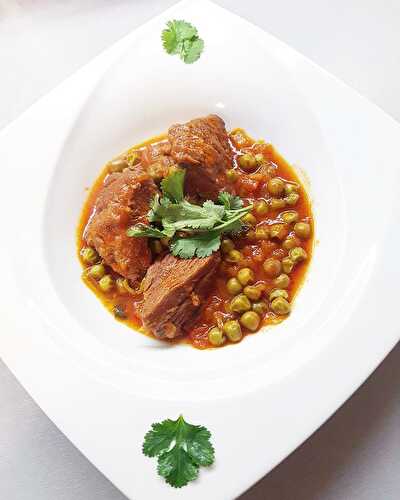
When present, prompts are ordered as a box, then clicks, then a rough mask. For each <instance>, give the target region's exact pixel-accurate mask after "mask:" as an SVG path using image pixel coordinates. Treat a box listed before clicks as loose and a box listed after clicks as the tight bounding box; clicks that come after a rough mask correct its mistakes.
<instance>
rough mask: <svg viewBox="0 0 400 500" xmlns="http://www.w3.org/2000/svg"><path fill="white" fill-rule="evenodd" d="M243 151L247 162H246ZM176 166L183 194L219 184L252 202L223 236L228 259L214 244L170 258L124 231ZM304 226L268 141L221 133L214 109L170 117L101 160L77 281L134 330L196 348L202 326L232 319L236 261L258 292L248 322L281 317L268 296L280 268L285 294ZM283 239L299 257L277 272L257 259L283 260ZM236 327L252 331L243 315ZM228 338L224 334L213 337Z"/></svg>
mask: <svg viewBox="0 0 400 500" xmlns="http://www.w3.org/2000/svg"><path fill="white" fill-rule="evenodd" d="M246 155H247V156H249V157H250V159H251V158H253V160H252V161H253V163H254V161H256V163H255V164H254V165H253V164H250V165H248V164H247V163H248V162H246V161H245V160H246V158H247V157H246ZM250 163H251V162H250ZM177 167H184V168H185V169H186V177H185V194H187V195H188V196H189V197H190V199H192V200H198V201H199V202H200V201H204V200H206V199H216V197H217V196H218V193H219V192H220V191H224V190H225V191H229V192H231V193H233V194H237V195H239V196H240V197H241V198H242V199H243V200H244V202H245V204H250V203H253V204H254V207H255V208H254V210H253V212H252V217H250V218H248V221H249V227H248V231H247V232H246V233H245V234H242V235H241V236H240V237H237V238H234V239H233V244H234V246H235V252H236V258H235V259H233V258H231V256H230V254H229V248H224V246H222V249H221V251H219V252H214V253H213V254H212V255H211V256H210V257H208V258H203V259H199V258H193V259H187V260H185V259H179V258H176V257H174V256H172V255H171V254H170V253H169V252H168V248H167V246H163V245H162V244H161V243H160V242H159V241H158V240H157V241H156V240H148V239H147V238H129V237H128V236H127V235H126V229H127V228H128V227H129V226H131V225H133V224H135V223H137V222H147V213H148V210H149V204H150V201H151V199H152V197H153V196H154V195H155V193H157V192H158V184H159V182H160V180H161V179H162V178H163V177H165V176H167V175H168V174H169V173H171V172H173V171H174V170H175V169H176V168H177ZM271 179H275V180H276V179H278V180H280V181H283V183H284V185H285V191H283V192H282V193H280V192H278V191H277V192H274V190H273V189H272V194H271V184H269V181H270V180H271ZM278 182H279V181H278ZM292 188H293V189H292ZM275 191H276V190H275ZM291 193H295V194H294V195H293V194H291ZM257 207H261V208H262V207H264V208H265V207H267V208H266V209H264V210H261V209H260V210H259V209H258V208H257ZM290 212H295V213H296V217H294V216H293V214H292V219H295V220H290V217H289V215H290ZM285 214H286V215H285ZM289 221H290V222H289ZM299 221H300V225H301V224H303V225H304V224H305V225H308V227H309V228H311V235H309V237H307V238H299V237H298V236H297V233H296V232H295V230H294V229H295V223H296V222H299ZM312 225H313V220H312V213H311V206H310V203H309V200H308V197H307V194H306V192H305V190H304V188H303V186H302V185H301V183H300V181H299V179H298V177H297V176H296V174H295V172H294V171H293V169H292V168H291V167H290V165H289V164H288V163H287V162H286V161H285V160H284V159H283V158H282V157H281V156H280V155H279V154H278V153H277V152H276V151H275V149H274V148H273V147H272V145H271V144H266V143H265V142H264V141H254V140H253V139H251V138H250V137H249V136H248V135H247V134H246V133H245V132H244V131H243V130H242V129H236V130H233V131H232V132H231V133H230V134H229V135H228V134H227V132H226V130H225V124H224V122H223V121H222V120H221V118H219V117H218V116H216V115H210V116H208V117H205V118H197V119H194V120H191V121H190V122H188V123H185V124H176V125H172V126H171V127H170V128H169V130H168V134H167V135H165V136H159V137H156V138H153V139H151V140H149V141H147V142H145V143H143V144H141V145H138V146H135V147H133V148H131V149H129V150H128V151H127V152H125V153H123V154H122V155H120V156H118V157H117V158H115V159H114V160H112V161H111V162H109V163H108V164H107V165H106V166H105V167H104V169H103V171H102V173H101V174H100V176H99V178H98V179H97V181H96V182H95V184H94V185H93V187H92V189H91V190H90V193H89V196H88V199H87V201H86V203H85V206H84V208H83V211H82V215H81V220H80V224H79V227H78V247H79V252H80V258H81V261H82V264H83V265H84V267H85V270H84V272H83V280H84V282H85V283H86V284H87V285H88V286H89V287H90V288H91V289H92V290H93V291H94V292H95V293H96V294H97V295H98V297H99V298H100V299H101V300H102V302H103V303H104V305H105V306H106V307H107V308H108V309H109V310H110V311H112V312H113V313H114V314H115V316H116V318H117V319H120V320H122V321H124V322H125V323H126V324H128V325H129V326H131V327H133V328H134V329H136V330H141V331H142V332H143V333H146V334H149V335H154V336H155V337H157V338H161V339H168V340H172V339H178V340H182V341H186V342H189V343H191V344H192V345H193V346H195V347H198V348H207V347H213V345H212V343H210V331H211V329H213V328H216V329H220V330H222V331H223V329H224V324H226V323H227V322H229V321H232V320H235V321H236V320H237V319H238V317H237V314H236V313H235V312H234V311H233V310H232V299H233V298H235V297H234V295H232V289H231V288H232V287H231V286H230V284H232V278H233V279H234V280H236V277H237V276H238V273H239V271H240V270H241V269H242V270H243V269H247V270H251V272H252V273H253V279H252V280H251V283H249V284H248V285H250V288H257V290H258V291H254V290H253V293H255V295H256V296H258V294H259V292H260V295H261V297H258V298H254V300H252V301H251V304H252V306H251V307H252V309H251V311H253V310H254V311H257V314H259V316H261V319H262V321H261V322H260V324H259V325H258V326H257V328H256V330H259V329H260V327H261V326H263V325H267V324H273V323H277V322H280V321H282V320H283V319H285V317H287V316H286V314H278V313H277V312H276V311H274V310H272V308H271V301H270V300H269V297H270V296H271V292H274V290H276V289H277V288H278V287H277V281H276V280H277V279H278V275H281V274H285V275H286V276H287V277H288V278H289V280H286V281H287V282H286V283H285V284H284V286H283V288H284V292H286V294H287V296H288V299H287V300H288V301H289V300H290V302H291V301H292V300H293V298H294V296H295V294H296V292H297V290H298V288H299V286H300V284H301V282H302V280H303V277H304V274H305V271H306V268H307V266H308V263H309V261H310V257H311V253H312V245H313V239H312ZM299 227H300V226H299ZM297 229H299V228H297ZM289 240H290V241H289ZM230 241H231V243H232V240H230ZM288 241H289V243H288ZM293 242H295V245H296V247H297V248H300V249H303V250H304V253H305V255H306V256H307V258H306V259H305V260H299V262H296V263H295V265H293V266H292V269H290V271H289V270H288V269H286V271H287V273H286V272H284V270H282V265H281V264H280V267H279V273H278V274H277V276H275V275H274V274H273V273H272V274H271V272H270V269H269V268H268V266H266V264H265V263H266V261H269V262H270V261H271V259H272V260H273V261H279V262H280V263H285V259H286V262H288V260H289V256H290V252H291V248H289V247H290V246H291V247H292V248H293ZM88 247H91V248H93V249H94V250H95V254H96V253H97V256H98V258H97V260H96V257H94V259H93V261H90V262H88V259H84V258H83V257H82V251H83V252H84V251H85V250H87V248H88ZM237 256H239V258H237ZM99 259H100V261H99ZM275 264H276V262H275ZM94 266H98V267H99V269H98V271H99V274H98V275H96V274H95V273H93V271H92V273H93V274H95V275H94V277H93V276H91V275H90V269H93V267H94ZM289 267H290V266H289ZM96 270H97V269H95V271H96ZM104 274H105V277H104ZM106 278H107V279H108V281H107V279H106ZM230 280H231V283H229V281H230ZM102 282H104V286H102ZM282 283H283V281H282ZM100 285H101V286H100ZM243 292H246V286H245V283H243V284H242V285H241V290H240V291H239V292H237V293H238V294H239V295H240V296H243ZM248 292H249V296H250V297H251V296H252V295H251V294H250V292H251V290H250V289H248ZM246 293H247V292H246ZM260 304H261V305H262V306H263V307H261V306H260ZM256 306H257V307H256ZM264 306H265V307H264ZM241 329H242V335H243V336H245V335H246V334H249V333H253V331H255V330H251V329H248V328H246V326H244V325H243V324H242V327H241ZM230 338H231V337H230V336H226V335H224V342H223V345H227V344H229V343H230ZM232 339H233V340H235V338H234V337H232ZM214 345H216V344H214Z"/></svg>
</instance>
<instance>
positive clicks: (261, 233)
mask: <svg viewBox="0 0 400 500" xmlns="http://www.w3.org/2000/svg"><path fill="white" fill-rule="evenodd" d="M255 236H256V239H257V240H267V239H268V238H269V230H268V228H267V227H258V228H257V229H256V234H255Z"/></svg>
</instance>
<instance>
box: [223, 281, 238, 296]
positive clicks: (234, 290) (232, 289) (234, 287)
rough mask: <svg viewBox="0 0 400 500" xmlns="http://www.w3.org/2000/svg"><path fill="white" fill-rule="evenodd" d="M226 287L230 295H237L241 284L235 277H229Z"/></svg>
mask: <svg viewBox="0 0 400 500" xmlns="http://www.w3.org/2000/svg"><path fill="white" fill-rule="evenodd" d="M226 288H227V290H228V292H229V293H230V294H231V295H237V294H238V293H240V292H241V291H242V285H241V284H240V282H239V280H238V279H237V278H230V279H229V280H228V282H227V284H226Z"/></svg>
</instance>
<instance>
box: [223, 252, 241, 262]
mask: <svg viewBox="0 0 400 500" xmlns="http://www.w3.org/2000/svg"><path fill="white" fill-rule="evenodd" d="M242 257H243V255H242V254H241V253H240V252H239V251H238V250H230V252H228V255H227V256H226V257H225V259H226V260H227V261H228V262H239V261H240V260H241V259H242Z"/></svg>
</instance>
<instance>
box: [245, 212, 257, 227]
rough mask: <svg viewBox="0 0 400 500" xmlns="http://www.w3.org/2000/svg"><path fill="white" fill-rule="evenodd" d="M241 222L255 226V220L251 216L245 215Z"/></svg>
mask: <svg viewBox="0 0 400 500" xmlns="http://www.w3.org/2000/svg"><path fill="white" fill-rule="evenodd" d="M242 222H244V223H245V224H247V225H249V226H255V225H256V224H257V219H256V218H255V217H254V215H253V214H246V215H244V216H243V217H242Z"/></svg>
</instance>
